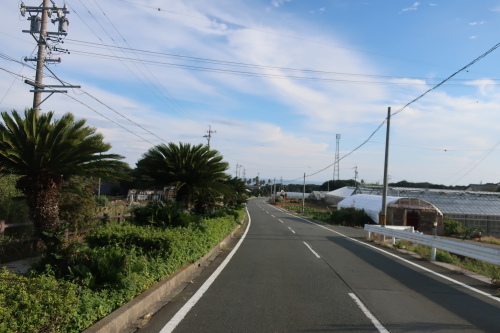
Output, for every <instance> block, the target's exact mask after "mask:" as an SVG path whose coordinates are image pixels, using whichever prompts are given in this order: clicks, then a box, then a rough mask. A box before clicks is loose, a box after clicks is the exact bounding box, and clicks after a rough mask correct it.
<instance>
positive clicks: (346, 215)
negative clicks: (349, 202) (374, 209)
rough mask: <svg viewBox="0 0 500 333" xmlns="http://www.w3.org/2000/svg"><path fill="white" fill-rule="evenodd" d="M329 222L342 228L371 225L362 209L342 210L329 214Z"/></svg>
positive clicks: (369, 219)
mask: <svg viewBox="0 0 500 333" xmlns="http://www.w3.org/2000/svg"><path fill="white" fill-rule="evenodd" d="M330 222H331V223H333V224H339V225H343V226H350V227H362V226H364V225H365V224H370V223H372V220H371V218H370V217H369V216H368V214H366V212H365V211H364V210H363V209H361V210H359V209H355V208H342V209H339V210H336V211H332V212H331V213H330Z"/></svg>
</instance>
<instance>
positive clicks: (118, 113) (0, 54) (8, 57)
mask: <svg viewBox="0 0 500 333" xmlns="http://www.w3.org/2000/svg"><path fill="white" fill-rule="evenodd" d="M0 58H3V59H6V60H10V61H14V62H17V63H20V64H22V65H23V66H26V67H28V68H31V69H33V70H36V68H34V67H32V66H29V65H26V64H23V63H22V62H20V61H18V60H16V59H14V58H12V57H10V56H8V55H5V54H3V53H1V52H0ZM0 70H3V71H5V72H7V73H9V74H11V75H13V76H17V77H20V78H22V79H25V78H26V77H25V76H23V75H20V74H16V73H14V72H12V71H9V70H7V69H5V68H2V67H0ZM51 73H52V72H51ZM44 76H45V77H50V78H55V79H57V80H59V79H58V78H57V77H55V76H49V75H46V74H44ZM61 82H62V83H64V84H68V82H65V81H61ZM46 89H49V88H46ZM78 90H80V91H82V92H83V93H84V94H85V95H87V96H89V97H90V98H92V99H94V100H95V101H97V102H98V103H100V104H101V105H103V106H105V107H106V108H108V109H110V110H111V111H113V112H114V113H116V114H117V115H119V116H120V117H122V118H124V119H125V120H127V121H129V122H130V123H132V124H134V125H135V126H137V127H139V128H141V129H142V130H144V131H146V132H147V133H149V134H151V135H152V136H154V137H156V138H157V139H159V140H161V141H162V142H166V141H165V140H164V139H162V138H160V137H159V136H157V135H156V134H154V133H153V132H151V131H149V130H148V129H146V128H145V127H143V126H141V125H139V124H138V123H136V122H135V121H133V120H132V119H130V118H128V117H126V116H124V115H123V114H121V113H120V112H118V111H116V110H115V109H113V108H112V107H110V106H109V105H107V104H105V103H104V102H102V101H101V100H99V99H98V98H97V97H95V96H93V95H91V94H90V93H88V92H86V91H84V90H82V89H78ZM65 95H67V94H65ZM67 96H68V97H70V98H72V99H73V100H75V101H77V102H79V103H80V104H82V105H84V106H86V107H87V108H89V109H90V110H92V111H94V112H95V113H97V114H98V115H100V116H102V117H103V118H105V119H107V120H109V121H111V122H112V123H114V124H115V125H117V126H119V127H121V128H123V129H125V130H127V131H129V132H131V131H130V130H128V129H126V128H125V127H123V126H122V125H120V124H118V123H117V122H115V121H113V120H111V119H110V118H108V117H106V116H104V115H103V114H102V113H100V112H98V111H96V110H95V109H93V108H91V107H90V106H88V105H87V104H85V103H83V102H81V101H80V100H78V99H76V98H74V97H72V96H69V95H67ZM131 133H133V132H131ZM134 135H136V136H137V137H139V138H140V139H142V140H143V141H146V142H148V143H151V142H150V141H148V140H146V139H144V138H142V137H140V136H139V135H137V134H134ZM151 144H152V143H151ZM153 145H154V144H153Z"/></svg>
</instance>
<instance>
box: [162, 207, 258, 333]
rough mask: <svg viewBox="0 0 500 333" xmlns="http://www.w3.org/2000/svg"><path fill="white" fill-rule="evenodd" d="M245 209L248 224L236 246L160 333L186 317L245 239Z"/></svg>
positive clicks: (165, 332) (173, 326)
mask: <svg viewBox="0 0 500 333" xmlns="http://www.w3.org/2000/svg"><path fill="white" fill-rule="evenodd" d="M245 209H246V211H247V215H248V224H247V228H246V229H245V232H244V233H243V235H242V236H241V238H240V240H239V241H238V243H237V244H236V246H235V247H234V248H233V249H232V250H231V252H230V253H229V255H228V256H227V257H226V259H224V261H223V262H222V263H221V264H220V266H219V267H217V269H216V270H215V271H214V272H213V273H212V275H210V277H209V278H208V279H207V280H206V281H205V283H203V285H202V286H201V287H200V289H198V290H197V291H196V293H195V294H194V295H193V296H192V297H191V298H190V299H189V301H187V303H186V304H184V306H183V307H182V308H180V310H179V311H177V313H176V314H175V315H174V316H173V317H172V318H171V319H170V321H169V322H168V323H167V324H166V325H165V326H164V327H163V328H162V329H161V331H160V333H170V332H172V331H173V330H174V329H175V328H176V327H177V326H178V325H179V324H180V322H181V321H182V320H183V319H184V317H186V315H187V314H188V313H189V311H190V310H191V309H192V308H193V307H194V306H195V305H196V303H197V302H198V301H199V300H200V299H201V297H202V296H203V294H205V292H206V291H207V290H208V288H210V286H211V285H212V283H213V282H214V281H215V279H216V278H217V277H218V276H219V274H220V273H221V272H222V270H223V269H224V268H225V267H226V266H227V264H228V263H229V261H230V260H231V259H232V258H233V256H234V254H235V253H236V251H237V250H238V248H239V247H240V245H241V243H243V240H244V239H245V237H246V235H247V233H248V230H249V229H250V225H251V224H252V218H251V216H250V212H249V211H248V208H245Z"/></svg>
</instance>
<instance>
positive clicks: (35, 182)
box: [0, 109, 127, 243]
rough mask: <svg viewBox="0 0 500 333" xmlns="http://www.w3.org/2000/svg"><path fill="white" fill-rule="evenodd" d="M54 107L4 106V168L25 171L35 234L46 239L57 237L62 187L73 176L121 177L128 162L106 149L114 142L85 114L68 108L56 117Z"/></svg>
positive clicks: (23, 183)
mask: <svg viewBox="0 0 500 333" xmlns="http://www.w3.org/2000/svg"><path fill="white" fill-rule="evenodd" d="M53 116H54V113H53V112H48V113H44V114H41V115H39V116H37V115H36V112H35V110H34V109H30V110H26V111H25V112H24V118H22V117H21V115H19V113H18V112H16V111H12V113H11V114H9V113H7V112H1V117H2V120H3V124H2V123H0V173H3V174H16V175H20V176H21V177H20V178H19V180H18V181H17V184H16V187H17V188H18V189H19V190H21V191H22V192H23V193H24V194H25V196H26V199H27V202H28V206H29V210H30V215H31V218H32V220H33V222H34V225H35V234H36V236H38V237H40V238H41V239H42V240H43V241H45V242H46V243H50V242H53V241H54V240H55V238H54V236H50V234H54V233H55V232H56V231H57V230H58V227H59V225H60V220H59V206H58V193H59V190H60V188H61V185H62V184H63V182H64V181H65V180H68V179H69V178H70V177H71V176H74V175H81V176H90V177H101V178H104V179H106V180H110V181H111V180H113V179H116V178H118V177H119V176H120V175H121V174H122V171H123V170H125V169H126V168H127V165H126V164H125V163H124V162H121V161H119V159H121V158H122V157H121V156H120V155H116V154H106V152H107V151H108V150H109V149H110V148H111V145H109V144H107V143H104V142H103V136H102V135H101V134H100V133H96V129H95V128H93V127H89V126H85V120H78V121H76V120H75V119H74V116H73V115H72V114H70V113H66V114H65V115H64V116H62V117H61V118H60V119H53Z"/></svg>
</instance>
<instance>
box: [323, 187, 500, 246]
mask: <svg viewBox="0 0 500 333" xmlns="http://www.w3.org/2000/svg"><path fill="white" fill-rule="evenodd" d="M337 191H338V190H337ZM334 192H335V191H334ZM350 192H351V190H350V188H348V189H347V190H346V192H345V195H346V196H345V198H347V197H348V196H350V195H349V193H350ZM341 193H342V192H340V191H339V192H337V194H336V195H337V196H340V195H341ZM355 194H367V195H375V196H381V195H382V187H381V186H377V187H357V188H356V189H355V191H353V193H352V195H355ZM387 195H388V196H393V197H404V198H415V199H420V200H422V201H425V202H427V203H429V204H432V205H433V206H435V207H436V208H437V209H438V210H439V211H440V212H441V213H442V214H443V216H448V217H450V218H452V219H454V220H455V221H458V222H460V223H462V224H463V225H465V226H466V227H478V228H480V229H482V230H483V231H484V233H483V235H486V236H493V237H500V192H481V191H458V190H442V189H421V188H406V187H389V188H388V191H387ZM326 197H328V194H327V196H326ZM325 200H326V199H325ZM380 205H381V204H380ZM406 223H408V222H406Z"/></svg>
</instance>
